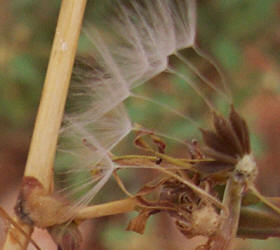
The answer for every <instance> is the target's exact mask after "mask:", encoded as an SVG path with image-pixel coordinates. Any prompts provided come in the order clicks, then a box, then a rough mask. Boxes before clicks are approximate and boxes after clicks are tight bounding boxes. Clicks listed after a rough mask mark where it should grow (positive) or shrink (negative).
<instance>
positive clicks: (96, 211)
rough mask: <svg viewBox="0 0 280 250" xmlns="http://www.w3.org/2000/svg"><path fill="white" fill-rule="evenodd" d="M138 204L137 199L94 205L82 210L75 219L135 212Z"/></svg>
mask: <svg viewBox="0 0 280 250" xmlns="http://www.w3.org/2000/svg"><path fill="white" fill-rule="evenodd" d="M137 204H138V202H137V199H136V198H128V199H124V200H118V201H112V202H108V203H105V204H100V205H94V206H89V207H85V208H82V209H81V210H80V211H79V212H78V213H77V216H76V217H75V219H77V220H85V219H92V218H98V217H102V216H108V215H114V214H122V213H127V212H131V211H133V210H135V208H136V206H137Z"/></svg>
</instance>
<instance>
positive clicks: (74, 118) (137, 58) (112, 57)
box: [58, 0, 196, 206]
mask: <svg viewBox="0 0 280 250" xmlns="http://www.w3.org/2000/svg"><path fill="white" fill-rule="evenodd" d="M106 18H107V21H106V22H105V24H106V25H105V26H104V25H97V24H96V25H95V24H90V25H88V27H87V29H86V32H87V34H88V37H89V38H90V40H91V41H92V44H93V48H92V52H91V57H90V58H89V59H87V60H83V59H82V60H80V61H77V63H76V66H77V67H76V69H75V70H74V77H73V81H72V84H71V89H70V92H69V103H68V107H67V111H68V112H66V114H65V118H64V122H63V126H62V128H61V139H60V144H59V147H58V149H59V150H58V155H59V159H61V158H65V156H66V158H67V159H68V164H67V166H66V167H65V168H66V169H64V168H62V167H60V170H61V172H62V174H63V175H68V174H69V175H72V176H73V182H71V185H72V187H68V188H69V189H70V190H71V192H72V193H71V194H72V195H73V196H75V195H78V194H81V193H82V192H83V191H84V190H86V194H85V195H84V196H83V198H82V200H81V201H80V202H81V203H77V206H79V205H81V204H84V203H87V202H89V201H90V200H91V199H92V198H93V197H94V195H95V194H96V193H97V192H98V191H99V190H100V189H101V188H102V186H103V185H104V184H105V183H106V182H107V180H108V179H109V177H110V176H111V173H112V171H113V170H114V169H115V165H114V163H113V162H112V161H111V159H110V155H109V154H110V151H111V150H112V149H113V148H114V147H115V146H116V145H117V144H118V143H119V142H120V141H121V140H122V139H123V138H124V137H125V136H126V135H127V134H129V133H130V131H131V130H132V128H133V126H132V123H131V121H130V119H129V117H128V115H127V113H126V110H125V109H124V106H123V105H122V102H123V101H124V100H125V99H126V98H128V97H129V96H132V95H133V93H132V89H133V88H135V87H136V86H138V85H139V84H142V83H144V82H146V81H147V80H149V79H151V78H153V77H154V76H156V75H158V74H159V73H161V72H163V71H165V70H166V69H167V68H168V57H169V56H170V55H172V54H176V53H177V51H178V50H180V49H183V48H188V47H192V46H193V45H194V43H195V31H196V1H195V0H142V1H140V0H131V1H117V3H114V4H113V11H112V14H111V15H110V16H109V17H106ZM104 27H106V29H105V28H104ZM69 157H70V160H69ZM99 170H101V171H99ZM79 175H80V176H79ZM64 180H65V181H67V178H66V179H64Z"/></svg>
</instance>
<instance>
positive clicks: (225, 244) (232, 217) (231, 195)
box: [210, 178, 243, 250]
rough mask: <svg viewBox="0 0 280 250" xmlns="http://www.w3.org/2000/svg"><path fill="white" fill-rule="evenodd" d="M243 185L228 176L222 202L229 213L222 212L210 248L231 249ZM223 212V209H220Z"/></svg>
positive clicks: (214, 249)
mask: <svg viewBox="0 0 280 250" xmlns="http://www.w3.org/2000/svg"><path fill="white" fill-rule="evenodd" d="M242 189H243V185H242V184H240V183H237V182H235V181H234V180H233V178H229V179H228V181H227V184H226V188H225V192H224V198H223V204H224V206H226V207H227V208H228V210H229V214H228V215H227V216H226V215H225V214H224V218H223V221H222V223H221V226H220V229H219V232H218V233H217V235H216V236H215V237H214V239H213V242H212V244H211V248H210V249H211V250H226V249H231V246H232V242H233V240H234V239H235V238H236V235H237V230H238V222H239V216H240V209H241V201H242ZM222 213H223V211H222Z"/></svg>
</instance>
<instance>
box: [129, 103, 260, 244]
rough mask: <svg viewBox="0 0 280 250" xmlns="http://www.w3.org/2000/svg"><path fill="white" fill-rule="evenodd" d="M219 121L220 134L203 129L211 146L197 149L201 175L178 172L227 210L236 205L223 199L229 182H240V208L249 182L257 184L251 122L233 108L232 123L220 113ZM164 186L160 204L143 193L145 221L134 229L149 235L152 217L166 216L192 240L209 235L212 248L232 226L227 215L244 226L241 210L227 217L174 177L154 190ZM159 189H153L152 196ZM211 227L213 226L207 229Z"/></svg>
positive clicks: (196, 167) (141, 218) (216, 119)
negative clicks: (251, 139) (160, 214)
mask: <svg viewBox="0 0 280 250" xmlns="http://www.w3.org/2000/svg"><path fill="white" fill-rule="evenodd" d="M213 117H214V130H213V131H210V130H201V131H202V134H203V140H204V143H205V146H204V147H202V148H201V149H200V148H198V146H197V145H194V147H193V153H192V159H193V160H197V161H198V163H193V169H194V170H195V171H192V170H181V171H180V170H177V171H176V170H175V171H176V174H178V175H180V176H183V177H184V178H186V180H187V181H188V182H191V183H192V184H194V185H196V186H197V187H198V188H199V189H201V190H203V191H205V192H207V193H208V194H209V195H211V196H212V197H214V198H216V199H218V200H222V201H223V202H225V203H224V205H225V206H226V207H227V208H229V207H230V205H231V204H228V202H229V203H231V198H228V197H224V198H222V196H223V195H227V194H226V192H228V191H225V190H227V188H225V187H226V185H227V182H228V180H232V181H233V182H234V183H235V184H234V185H233V189H234V190H235V191H236V190H237V189H236V188H235V187H237V186H238V187H240V191H238V192H237V193H236V195H237V196H238V197H240V202H239V205H240V203H241V199H242V197H243V195H244V194H245V190H246V186H247V183H248V182H253V181H254V179H255V177H256V175H257V169H256V164H255V162H254V160H253V158H252V155H251V152H250V145H249V133H248V128H247V125H246V122H245V121H244V120H243V119H242V118H241V117H240V116H239V114H238V113H237V112H236V111H235V109H234V108H233V107H232V109H231V112H230V115H229V119H228V120H227V119H225V118H224V117H222V116H221V115H218V114H217V113H213ZM138 139H139V138H138ZM142 144H143V143H142ZM194 162H196V161H194ZM163 163H164V162H163ZM159 186H160V187H161V190H160V195H159V198H158V199H156V200H153V201H150V200H148V199H146V198H145V195H147V193H143V192H141V191H140V192H139V193H138V199H139V201H140V204H142V205H143V208H142V209H141V208H140V213H139V216H138V217H137V218H135V219H133V220H132V221H131V222H130V224H129V227H128V229H129V230H133V231H137V232H140V233H143V231H144V228H145V224H146V221H147V219H148V217H149V216H150V215H152V214H155V213H157V212H160V211H165V212H167V213H168V214H169V215H170V216H171V217H172V218H173V220H174V221H175V224H176V226H177V228H178V229H179V230H180V231H181V232H182V233H183V234H184V235H185V236H186V237H188V238H191V237H194V236H198V235H203V236H207V237H209V241H208V243H209V245H210V242H211V240H212V239H215V237H216V236H217V235H219V234H220V231H221V230H222V229H223V228H224V227H226V226H227V225H228V226H231V225H230V223H229V222H227V218H226V217H227V216H228V218H229V219H230V218H234V219H235V220H236V221H238V218H239V213H240V211H239V210H240V209H237V210H238V211H237V212H236V211H234V213H236V214H234V215H233V214H230V213H231V209H229V211H230V212H229V214H228V215H226V216H225V213H223V212H222V210H220V209H218V208H217V206H215V205H214V204H213V203H211V202H209V199H207V197H205V196H203V195H201V194H199V193H198V192H195V191H194V190H193V189H191V188H190V186H187V185H185V184H183V183H181V182H180V181H178V180H177V179H174V178H173V177H170V178H167V179H166V180H164V181H162V182H161V183H160V185H159V184H158V185H155V186H154V190H155V189H156V188H158V187H159ZM144 189H145V188H144ZM154 190H153V189H150V192H153V191H154ZM234 190H231V191H229V194H235V192H233V191H234ZM238 190H239V189H238ZM223 193H224V194H223ZM233 200H234V199H233ZM239 205H238V206H239ZM236 206H237V205H236ZM234 216H235V217H234ZM206 223H207V227H205V224H206ZM139 228H140V229H141V230H139ZM230 233H231V232H230V231H229V234H230ZM233 234H235V231H234V232H233ZM218 237H220V236H218ZM221 237H223V235H222V236H221Z"/></svg>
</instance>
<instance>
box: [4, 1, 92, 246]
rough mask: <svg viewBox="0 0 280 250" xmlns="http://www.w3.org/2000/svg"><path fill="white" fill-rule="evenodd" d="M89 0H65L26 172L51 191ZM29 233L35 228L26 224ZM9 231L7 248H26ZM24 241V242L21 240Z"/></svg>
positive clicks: (23, 239)
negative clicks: (71, 80) (63, 121)
mask: <svg viewBox="0 0 280 250" xmlns="http://www.w3.org/2000/svg"><path fill="white" fill-rule="evenodd" d="M86 2H87V1H86V0H63V1H62V4H61V9H60V14H59V18H58V23H57V28H56V33H55V38H54V42H53V47H52V52H51V57H50V61H49V65H48V70H47V74H46V78H45V83H44V88H43V92H42V97H41V102H40V106H39V111H38V114H37V118H36V123H35V127H34V132H33V136H32V141H31V146H30V150H29V155H28V159H27V163H26V168H25V173H24V176H31V177H34V178H36V179H37V180H38V181H39V182H40V183H41V184H42V185H43V187H44V188H45V189H46V190H48V191H49V192H51V191H52V186H53V160H54V156H55V150H56V143H57V136H58V130H59V127H60V123H61V119H62V115H63V110H64V105H65V100H66V96H67V91H68V86H69V81H70V77H71V72H72V67H73V62H74V58H75V53H76V49H77V43H78V38H79V34H80V29H81V24H82V20H83V14H84V10H85V6H86ZM25 228H26V229H27V230H26V233H28V234H31V232H32V229H31V228H30V227H26V226H25ZM11 230H12V229H10V231H9V232H8V235H7V238H6V242H5V245H4V248H3V249H4V250H8V249H13V250H16V249H25V248H26V246H27V244H28V241H27V239H26V237H25V236H24V235H22V236H20V237H21V238H22V239H18V241H15V240H14V239H13V238H12V234H11ZM18 242H21V244H18Z"/></svg>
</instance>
